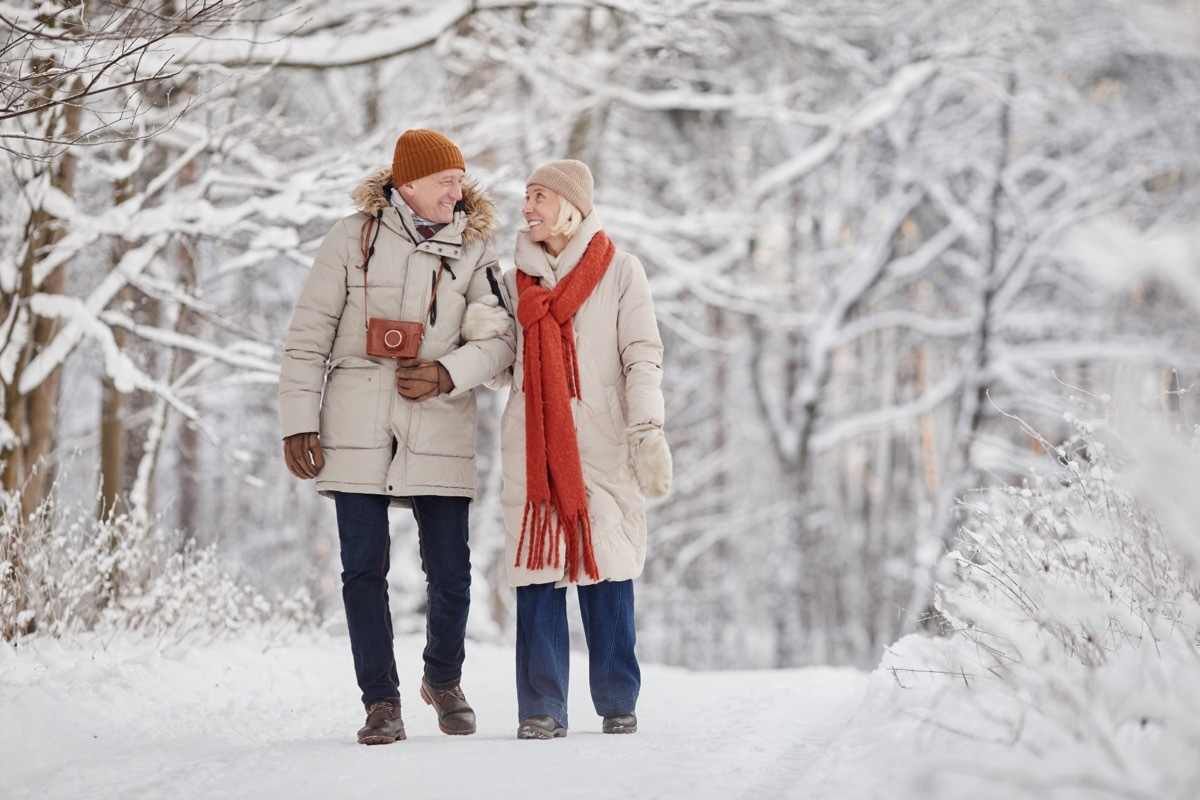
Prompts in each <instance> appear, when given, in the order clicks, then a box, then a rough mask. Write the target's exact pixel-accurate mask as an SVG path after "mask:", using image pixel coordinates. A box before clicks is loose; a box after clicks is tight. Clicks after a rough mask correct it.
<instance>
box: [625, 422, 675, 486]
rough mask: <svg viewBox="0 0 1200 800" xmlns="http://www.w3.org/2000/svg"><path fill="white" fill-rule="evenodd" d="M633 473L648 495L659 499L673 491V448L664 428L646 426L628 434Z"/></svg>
mask: <svg viewBox="0 0 1200 800" xmlns="http://www.w3.org/2000/svg"><path fill="white" fill-rule="evenodd" d="M628 439H629V455H630V457H631V458H632V459H633V474H634V475H636V476H637V482H638V486H640V487H641V488H642V494H644V495H646V497H651V498H654V499H656V500H657V499H659V498H663V497H666V496H667V492H669V491H671V476H672V473H673V468H672V464H671V448H669V447H667V437H666V436H664V435H663V432H662V428H644V429H642V430H633V431H630V432H629V434H628Z"/></svg>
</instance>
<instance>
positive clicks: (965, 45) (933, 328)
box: [0, 0, 1200, 668]
mask: <svg viewBox="0 0 1200 800" xmlns="http://www.w3.org/2000/svg"><path fill="white" fill-rule="evenodd" d="M0 18H2V20H3V22H4V23H5V24H6V26H7V30H6V31H5V33H4V36H5V37H6V38H5V40H4V45H3V47H2V49H0V76H2V77H0V80H2V81H3V83H2V84H0V92H2V93H3V94H2V96H3V107H2V108H0V125H2V127H0V164H2V167H0V378H2V380H3V387H4V396H3V401H2V402H3V411H4V418H3V423H2V424H0V451H2V452H0V457H2V458H3V462H4V468H3V501H4V518H3V523H2V524H0V581H2V583H0V628H2V629H3V637H4V638H5V639H6V640H10V641H12V640H17V639H19V638H20V637H22V636H29V635H37V634H39V633H44V634H50V635H55V634H61V633H65V632H69V631H73V630H84V629H89V630H90V629H94V628H97V627H104V626H110V627H111V626H116V627H129V628H135V629H136V628H141V629H146V630H153V629H155V628H157V627H161V626H169V625H171V624H173V621H174V622H178V624H182V625H184V626H187V625H196V626H221V625H226V626H236V625H237V624H240V623H242V622H244V621H246V620H248V619H252V618H255V617H261V618H271V619H280V618H288V619H291V620H294V621H297V622H300V623H301V624H321V623H322V622H323V621H331V620H336V619H337V618H338V617H339V615H340V599H339V596H338V585H337V571H338V567H337V553H336V535H335V528H334V524H333V515H332V508H331V505H332V504H330V503H328V502H327V501H325V500H323V499H321V498H319V497H317V496H316V495H315V493H314V492H313V490H312V487H311V485H309V484H302V483H300V482H298V481H296V480H295V479H294V478H292V477H291V476H290V475H289V474H288V473H287V471H286V469H284V467H283V465H282V461H281V457H280V443H279V435H278V425H277V419H276V382H277V370H278V362H279V357H280V352H281V347H282V341H283V337H284V334H285V331H286V328H287V323H288V320H289V319H290V315H291V311H292V307H293V304H294V302H295V299H296V297H297V296H298V293H299V289H300V286H301V284H302V282H303V280H304V277H305V274H306V271H307V269H308V267H309V265H310V263H311V259H312V256H313V254H314V252H315V249H316V245H317V243H318V242H319V241H320V239H321V237H322V236H323V235H324V233H325V232H326V231H327V230H328V229H329V227H330V226H331V225H332V224H333V222H334V221H335V220H337V219H338V218H340V217H342V216H344V215H345V214H347V213H350V211H351V210H352V206H351V203H350V196H349V195H350V191H351V190H352V188H353V187H354V186H355V184H356V183H357V182H358V180H360V179H361V178H362V177H363V176H365V175H366V174H367V173H369V172H370V171H371V170H373V169H375V168H377V167H380V166H383V165H385V164H387V163H388V162H389V161H390V157H391V152H392V147H393V144H394V142H395V139H396V137H397V136H398V135H399V134H400V133H401V132H403V130H405V129H407V128H413V127H425V128H433V129H435V130H439V131H441V132H443V133H445V134H447V135H448V136H450V137H451V138H452V139H453V140H454V141H455V142H456V143H458V144H459V146H460V147H461V149H462V150H463V152H464V155H465V157H466V161H467V164H468V172H469V174H470V176H471V177H473V178H475V179H477V180H478V181H480V182H481V183H482V185H483V186H485V187H487V189H488V190H489V191H490V192H491V194H492V196H493V198H494V199H495V200H496V202H497V206H498V208H499V210H500V214H501V233H500V235H499V236H498V239H497V243H496V244H497V251H498V252H499V254H500V256H501V261H502V264H503V265H504V266H505V267H506V268H507V267H510V266H511V251H512V244H513V240H514V237H515V232H516V230H517V227H518V226H519V224H520V215H519V209H520V205H521V202H522V194H523V191H524V179H525V177H526V176H527V175H528V174H529V173H530V171H531V170H532V168H533V167H535V166H536V165H537V164H539V163H541V162H543V161H546V160H549V159H554V158H568V157H569V158H579V159H581V160H583V161H585V162H587V163H588V164H589V165H591V167H592V169H593V172H594V173H595V177H596V185H597V208H598V210H599V213H600V214H601V217H602V219H603V220H604V223H605V226H606V229H607V230H608V231H609V233H610V234H611V235H612V237H613V238H614V240H615V241H616V242H617V243H618V246H620V247H621V248H622V249H625V250H628V251H630V252H633V253H635V254H636V255H638V256H639V257H640V258H641V260H642V261H643V263H644V264H645V265H646V268H647V272H648V274H649V276H650V280H651V286H652V290H653V292H654V296H655V301H656V307H657V310H658V314H659V319H660V326H661V329H662V333H663V336H664V342H665V344H666V353H667V355H666V363H665V365H664V366H665V383H664V385H665V390H666V394H667V403H668V409H667V410H668V426H667V434H668V439H669V441H670V442H671V445H672V448H673V451H674V457H675V464H676V475H675V486H674V490H673V493H672V495H671V496H670V497H669V498H668V499H667V500H665V501H663V502H661V503H657V504H654V505H652V506H651V507H650V509H649V513H650V526H651V531H652V534H651V537H650V552H649V554H648V558H647V567H646V572H645V575H644V577H643V578H642V579H641V580H640V583H639V597H638V603H639V648H640V652H641V653H642V656H643V658H645V659H647V660H650V661H657V662H662V663H671V664H686V665H688V666H692V667H698V668H721V667H783V666H799V665H807V664H853V665H857V666H873V665H874V664H876V663H878V661H879V657H880V652H881V650H882V648H883V647H885V646H886V645H888V644H890V643H892V642H894V641H896V640H897V639H898V638H900V637H901V636H903V635H904V634H906V633H909V632H912V631H914V630H919V629H922V628H926V627H932V628H936V625H937V624H941V623H942V622H944V618H943V614H942V613H941V611H939V610H938V609H935V607H934V606H935V582H936V581H935V578H936V575H937V570H938V569H939V564H941V563H942V562H943V560H944V557H945V556H946V554H947V553H952V552H954V551H955V550H956V548H957V547H958V546H959V544H958V541H957V539H958V536H959V535H960V531H961V529H962V526H963V524H964V521H965V519H966V518H967V517H968V516H969V515H970V514H971V513H978V508H973V507H972V506H971V503H970V498H971V497H972V496H973V493H974V492H975V491H976V490H977V489H980V488H981V487H1011V488H1013V489H1016V490H1020V489H1021V487H1023V486H1025V485H1026V483H1027V482H1028V481H1030V479H1031V475H1032V473H1033V470H1034V468H1035V465H1038V464H1044V463H1045V462H1046V460H1047V459H1050V460H1051V461H1057V462H1060V463H1061V464H1064V465H1071V466H1074V465H1077V464H1079V463H1083V464H1084V465H1085V466H1084V469H1085V471H1086V464H1087V463H1088V461H1089V460H1090V459H1091V458H1093V457H1094V456H1096V455H1097V451H1098V448H1097V447H1096V443H1095V442H1094V441H1087V442H1085V443H1084V445H1082V446H1081V445H1080V444H1079V435H1080V431H1081V425H1080V424H1079V421H1078V420H1079V409H1080V405H1081V404H1082V403H1087V404H1088V405H1089V406H1091V407H1094V408H1098V409H1100V411H1099V412H1098V413H1099V414H1100V415H1101V416H1103V417H1105V418H1106V419H1110V420H1113V421H1115V422H1116V423H1124V424H1125V425H1126V426H1127V427H1126V430H1128V426H1129V425H1133V426H1134V429H1135V430H1138V429H1139V427H1138V426H1142V427H1141V428H1140V430H1143V431H1149V430H1151V429H1153V430H1155V431H1157V432H1164V433H1166V434H1167V435H1169V436H1176V437H1178V438H1179V439H1180V441H1182V442H1183V443H1184V445H1185V446H1186V445H1188V443H1190V445H1191V446H1192V448H1193V450H1194V447H1195V439H1196V436H1197V433H1196V430H1197V429H1196V427H1195V426H1196V423H1197V420H1198V419H1200V416H1198V412H1200V406H1198V404H1197V399H1196V395H1195V384H1196V380H1197V376H1198V375H1200V337H1198V336H1197V312H1198V311H1200V274H1198V271H1200V267H1198V266H1197V265H1198V264H1200V232H1198V231H1200V225H1198V224H1197V223H1198V222H1200V124H1198V123H1197V120H1198V119H1200V45H1198V42H1200V32H1198V31H1200V4H1198V3H1197V2H1195V0H1161V1H1159V2H1135V1H1134V0H1094V1H1093V2H1088V1H1087V0H1050V1H1049V2H1037V3H1034V2H1025V1H1024V0H992V1H990V2H984V3H961V2H949V1H948V0H920V2H918V1H917V0H899V1H898V2H892V1H890V0H889V1H888V2H883V1H882V0H818V1H817V2H786V1H785V0H756V1H753V2H752V1H750V0H732V1H728V0H726V1H722V2H710V1H709V0H680V1H679V2H673V3H652V2H639V0H607V1H601V2H590V1H589V0H558V1H557V2H556V1H553V0H552V1H550V2H536V1H530V2H502V1H501V0H476V1H475V2H467V1H466V0H460V1H457V2H456V1H454V0H448V1H447V2H441V3H437V4H427V3H414V2H407V0H402V1H401V2H395V1H391V0H390V1H389V2H383V0H354V1H353V2H349V3H339V4H327V3H319V2H298V3H297V2H287V3H283V2H275V1H274V0H261V1H258V2H255V1H253V0H240V1H238V0H234V1H233V2H187V0H123V1H122V2H115V1H113V0H106V1H105V2H97V3H79V2H73V1H70V0H47V1H46V2H41V3H36V4H30V3H26V4H22V3H20V2H16V3H0ZM480 401H481V413H480V420H481V423H480V432H479V446H480V459H479V466H480V469H479V487H480V493H479V499H478V501H477V503H476V504H475V507H474V510H473V518H472V525H473V527H472V542H473V554H474V555H473V560H474V567H475V586H474V596H475V606H474V609H473V613H472V622H471V625H472V635H474V636H476V637H479V638H499V637H502V636H504V635H505V634H506V633H507V632H508V631H510V630H511V627H512V625H513V618H512V617H513V615H512V595H511V590H510V589H508V587H507V585H506V583H505V580H504V565H503V563H502V557H503V546H502V541H503V537H502V535H501V522H500V517H499V511H498V507H497V499H498V494H499V481H500V474H499V469H498V464H497V460H496V457H495V456H496V447H497V436H496V427H497V425H496V423H497V418H498V414H499V409H500V407H501V403H502V397H501V396H500V395H498V394H495V393H492V392H489V391H481V393H480ZM1147 419H1148V420H1150V421H1149V422H1147V421H1146V420H1147ZM1082 427H1084V428H1086V425H1085V426H1082ZM1084 432H1085V433H1086V432H1087V431H1086V430H1085V431H1084ZM1089 448H1090V449H1089ZM394 525H395V529H396V533H397V536H396V543H395V546H394V551H393V552H394V556H393V573H392V577H393V579H392V591H393V599H394V606H393V608H394V610H395V612H396V617H397V619H396V624H397V628H398V630H399V631H408V632H415V631H420V630H422V629H423V624H424V623H423V613H422V612H423V602H424V599H423V595H424V591H423V590H424V585H423V580H422V578H421V575H420V569H419V559H418V558H417V556H416V547H415V541H414V540H415V536H414V535H413V533H414V531H413V525H412V523H411V520H409V519H408V518H407V517H405V516H404V515H400V514H397V515H396V516H395V518H394ZM1197 552H1198V553H1200V550H1198V551H1197ZM1182 583H1183V584H1184V585H1186V586H1187V587H1188V591H1190V592H1193V594H1194V592H1195V583H1194V579H1192V578H1190V577H1187V576H1184V578H1183V579H1182ZM1173 585H1174V584H1173Z"/></svg>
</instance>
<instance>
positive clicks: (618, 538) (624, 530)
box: [500, 210, 664, 586]
mask: <svg viewBox="0 0 1200 800" xmlns="http://www.w3.org/2000/svg"><path fill="white" fill-rule="evenodd" d="M599 230H601V226H600V221H599V218H598V217H597V214H596V212H595V211H594V210H593V211H592V213H591V214H589V215H588V216H587V217H586V218H585V219H584V220H583V222H582V224H581V225H580V227H579V230H578V231H577V232H576V233H575V235H574V236H573V237H572V238H571V241H570V242H569V243H568V244H567V246H566V248H565V249H564V250H563V252H562V253H561V254H560V255H559V259H558V269H557V271H556V270H554V269H552V268H551V266H550V262H549V259H548V258H547V257H546V251H545V250H543V249H542V246H541V245H539V244H535V243H534V242H533V241H531V240H530V238H529V234H528V233H527V232H521V233H519V234H518V235H517V247H516V254H515V260H516V269H517V270H520V271H521V272H525V273H528V274H529V275H532V276H533V277H536V278H539V279H540V280H541V285H542V286H543V287H545V288H546V289H550V290H553V289H554V287H555V286H556V285H557V283H558V281H559V280H560V279H562V278H563V277H564V276H565V275H566V274H567V273H568V272H570V271H571V269H573V268H574V267H575V265H576V264H578V263H579V260H580V259H581V258H582V257H583V253H584V251H585V250H586V249H587V245H588V243H589V242H590V241H591V239H592V236H594V235H595V234H596V232H598V231H599ZM504 288H505V294H506V296H507V297H506V302H508V304H509V305H508V307H509V308H510V309H512V310H513V311H514V312H515V310H516V299H517V287H516V271H515V270H510V271H509V272H508V273H506V274H505V276H504ZM572 325H573V327H574V329H575V339H576V348H577V350H576V352H577V353H578V358H579V376H580V395H581V398H580V399H578V400H574V399H573V400H572V401H571V405H572V410H573V411H574V414H575V429H576V435H577V437H578V440H579V452H580V457H581V460H582V461H583V477H584V483H585V486H586V489H587V499H588V512H589V514H590V518H591V519H590V521H591V530H592V547H593V550H594V551H595V554H596V565H597V567H598V569H599V573H600V580H602V581H605V580H611V581H623V580H628V579H630V578H636V577H637V576H638V575H640V574H641V572H642V567H643V566H644V565H645V561H646V511H645V496H644V495H643V494H642V490H641V489H640V488H639V486H638V483H637V479H636V477H635V476H634V472H633V467H632V465H631V463H630V452H629V445H628V434H629V432H630V431H632V430H637V429H644V428H646V427H657V428H661V427H662V426H663V413H664V409H663V394H662V356H663V347H662V339H661V338H660V336H659V332H658V322H657V319H656V317H655V314H654V303H653V300H652V298H651V295H650V284H649V282H648V281H647V280H646V271H645V269H644V268H643V267H642V263H641V262H640V261H638V259H637V258H635V257H634V256H632V255H630V254H629V253H624V252H621V251H620V250H618V251H617V253H616V255H614V256H613V260H612V263H610V264H609V266H608V269H607V271H605V273H604V277H603V278H601V279H600V282H599V283H598V284H597V285H596V288H595V289H594V290H593V291H592V294H591V296H590V297H588V299H587V300H585V301H584V303H583V305H582V306H580V308H579V311H578V312H576V314H575V317H574V319H573V320H572ZM513 335H514V336H515V337H516V342H517V348H516V349H517V358H516V361H515V362H514V364H513V367H512V371H511V377H512V383H511V385H512V391H511V393H510V395H509V398H508V403H507V405H506V406H505V408H504V414H503V416H502V418H501V423H500V443H501V448H500V449H501V454H502V456H501V458H502V463H503V468H504V488H503V490H502V492H501V500H500V502H501V506H502V508H503V512H504V523H505V529H506V534H507V536H506V546H505V558H506V560H507V566H508V580H509V583H510V584H511V585H512V586H526V585H529V584H540V583H555V584H557V585H559V586H565V585H567V583H568V579H567V574H566V568H565V564H566V558H565V553H563V552H562V548H561V547H560V553H559V558H558V563H559V566H558V567H554V566H550V567H547V568H546V569H541V570H536V571H535V570H529V569H526V568H525V566H524V564H525V557H526V553H524V552H522V553H521V559H520V563H519V564H518V563H517V548H518V545H519V544H520V540H521V523H522V519H523V517H524V513H525V483H526V480H525V393H524V391H522V386H523V384H524V360H523V354H524V352H525V350H524V336H523V331H521V330H520V326H519V325H516V326H515V329H514V332H513ZM510 338H511V337H510ZM548 561H550V562H551V563H553V561H554V559H553V558H551V559H548ZM578 583H591V580H590V579H589V578H588V577H587V576H586V575H585V574H582V573H581V574H580V576H579V580H578Z"/></svg>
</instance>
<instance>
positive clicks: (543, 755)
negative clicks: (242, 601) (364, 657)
mask: <svg viewBox="0 0 1200 800" xmlns="http://www.w3.org/2000/svg"><path fill="white" fill-rule="evenodd" d="M421 645H422V642H421V641H420V640H418V639H413V638H405V639H401V640H399V641H398V642H397V651H398V655H399V657H400V660H401V663H400V670H401V675H402V681H404V682H405V683H406V684H407V685H402V687H401V691H402V693H404V703H405V706H404V709H405V710H404V716H405V724H406V727H407V730H408V739H407V740H406V741H403V742H398V743H396V744H394V745H388V746H377V747H364V746H361V745H358V744H357V743H356V742H355V737H354V734H355V731H356V730H357V728H358V726H359V725H360V724H361V723H362V716H363V715H362V712H361V710H360V708H361V707H360V706H359V704H358V698H357V694H358V693H357V688H356V687H355V686H354V681H353V671H352V667H351V662H350V657H349V648H348V645H347V644H346V642H345V640H344V638H343V637H339V636H336V635H330V634H318V635H312V636H308V637H302V638H299V639H296V640H292V641H288V642H284V643H278V644H271V643H268V642H266V641H255V640H253V639H251V638H248V637H247V638H243V639H240V640H235V641H219V642H213V643H207V644H201V643H194V644H188V643H184V644H163V645H159V643H157V642H154V641H145V640H141V641H138V640H134V639H131V638H116V639H109V640H102V639H85V640H75V641H53V640H37V641H34V642H30V643H26V644H25V645H23V646H22V647H21V648H20V649H19V650H14V649H13V648H12V647H10V646H8V645H3V646H0V721H2V724H0V797H3V798H5V800H19V799H21V798H38V800H54V799H55V798H72V799H73V800H74V799H76V798H88V799H89V800H104V798H113V799H114V800H116V798H121V800H133V799H134V798H163V797H170V798H178V799H179V800H183V799H184V798H188V799H190V798H225V797H228V798H240V797H246V798H265V799H269V798H289V799H292V798H338V797H375V796H391V797H403V798H432V797H472V796H479V797H488V798H489V800H503V799H504V798H518V797H519V798H527V797H530V796H536V795H538V794H541V793H547V792H548V793H549V794H550V795H551V796H554V797H560V798H601V797H604V798H609V797H631V798H685V797H686V798H739V797H745V798H751V797H753V798H772V797H795V798H800V797H820V796H834V795H828V794H825V793H817V794H814V793H813V789H814V786H813V784H812V780H811V779H812V778H813V777H815V776H821V773H820V770H814V766H815V765H817V764H818V763H819V762H820V761H821V759H822V758H823V757H824V756H825V755H826V754H827V753H828V751H829V744H830V743H831V742H833V741H834V740H835V739H837V737H838V735H839V733H840V732H841V731H842V730H843V728H845V727H846V725H847V722H848V721H849V720H850V719H851V717H852V716H853V715H854V713H855V712H856V710H857V709H858V708H859V707H860V703H861V701H862V698H863V693H864V690H865V689H866V687H867V682H868V674H867V673H864V672H862V671H859V670H853V669H835V668H809V669H793V670H779V671H744V672H692V671H688V670H685V669H678V668H671V667H662V666H655V665H643V671H644V675H643V692H642V700H641V702H640V704H639V707H638V718H639V731H638V733H636V734H634V735H632V736H606V735H603V734H601V733H600V724H599V718H598V717H596V716H595V715H594V714H593V713H592V711H591V706H590V701H589V699H588V696H587V665H586V661H585V660H583V658H582V654H576V655H575V658H576V660H575V661H573V663H572V668H573V673H572V675H573V678H574V679H573V681H572V686H571V698H570V702H571V715H572V716H571V732H570V735H569V736H568V737H567V738H566V739H560V740H554V741H544V742H543V741H520V740H517V739H516V736H515V732H516V724H517V719H516V701H515V694H514V690H513V664H512V661H513V657H512V651H511V649H510V648H505V647H503V646H500V645H485V644H476V643H469V649H468V658H467V664H466V668H465V676H466V678H465V680H464V684H463V685H464V689H465V690H466V692H467V696H468V698H469V699H470V700H471V702H472V704H473V705H474V707H475V709H476V713H477V715H478V718H479V732H478V733H477V734H475V735H474V736H468V737H448V736H444V735H443V734H441V733H440V732H439V731H438V729H437V726H436V720H435V717H434V714H433V712H432V710H431V709H429V708H428V707H427V706H425V705H424V703H423V702H422V701H421V700H420V698H419V697H418V695H417V692H416V686H417V682H418V681H419V676H420V649H421ZM830 777H831V776H830V775H829V774H828V773H826V774H824V776H821V777H820V780H822V781H827V780H829V779H830ZM842 784H843V785H842V786H841V788H840V789H839V790H838V791H839V794H838V795H837V796H849V795H846V794H844V792H847V791H848V792H853V791H855V786H854V784H853V782H852V783H851V785H850V786H849V787H847V786H846V785H845V782H844V780H843V781H842ZM863 786H864V787H869V786H870V784H869V783H864V784H863ZM862 796H863V797H867V796H870V795H862Z"/></svg>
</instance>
